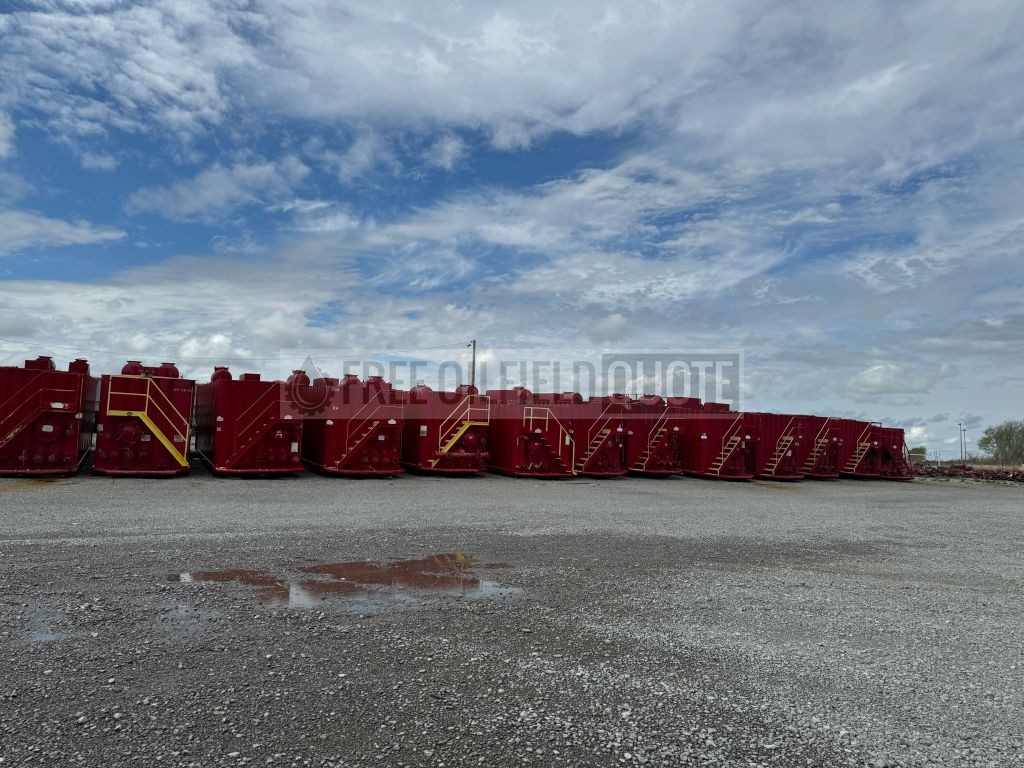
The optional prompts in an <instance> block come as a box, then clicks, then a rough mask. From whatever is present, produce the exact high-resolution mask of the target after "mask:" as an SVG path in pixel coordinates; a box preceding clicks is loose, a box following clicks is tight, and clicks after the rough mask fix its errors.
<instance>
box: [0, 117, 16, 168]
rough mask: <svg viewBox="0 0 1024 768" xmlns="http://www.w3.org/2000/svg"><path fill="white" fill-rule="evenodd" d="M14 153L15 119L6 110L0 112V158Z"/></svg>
mask: <svg viewBox="0 0 1024 768" xmlns="http://www.w3.org/2000/svg"><path fill="white" fill-rule="evenodd" d="M13 154H14V121H13V120H11V116H10V115H8V114H7V113H6V112H0V160H3V159H4V158H8V157H10V156H11V155H13Z"/></svg>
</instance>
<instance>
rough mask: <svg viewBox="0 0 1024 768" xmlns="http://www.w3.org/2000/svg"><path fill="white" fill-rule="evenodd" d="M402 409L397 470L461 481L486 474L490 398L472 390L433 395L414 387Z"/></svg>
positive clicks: (404, 397)
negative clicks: (402, 425) (400, 468)
mask: <svg viewBox="0 0 1024 768" xmlns="http://www.w3.org/2000/svg"><path fill="white" fill-rule="evenodd" d="M400 396H401V399H402V401H403V404H404V424H405V426H404V428H403V431H402V466H404V467H405V468H406V469H408V470H410V471H412V472H420V473H425V474H448V475H467V474H475V473H479V472H484V471H485V470H486V468H487V467H486V462H487V458H488V453H487V426H488V424H489V423H490V410H491V409H490V398H488V397H487V395H481V394H480V393H479V391H478V390H477V388H476V387H472V386H468V385H463V386H460V387H458V388H457V389H456V390H455V391H454V392H435V391H434V390H432V389H431V388H430V387H425V386H417V387H413V388H412V389H410V390H409V391H408V392H402V393H401V395H400Z"/></svg>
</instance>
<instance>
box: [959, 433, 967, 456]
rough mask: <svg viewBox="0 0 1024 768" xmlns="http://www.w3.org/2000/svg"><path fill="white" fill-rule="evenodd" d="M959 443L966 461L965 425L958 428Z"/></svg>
mask: <svg viewBox="0 0 1024 768" xmlns="http://www.w3.org/2000/svg"><path fill="white" fill-rule="evenodd" d="M960 444H961V445H963V447H964V448H963V450H964V461H967V427H963V428H962V429H961V430H960Z"/></svg>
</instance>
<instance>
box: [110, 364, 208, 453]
mask: <svg viewBox="0 0 1024 768" xmlns="http://www.w3.org/2000/svg"><path fill="white" fill-rule="evenodd" d="M140 381H144V382H145V387H143V388H142V391H133V387H138V386H140V385H139V382H140ZM117 386H124V387H126V388H125V389H124V390H120V391H119V390H115V389H114V388H115V387H117ZM109 387H110V388H109V391H108V393H107V408H106V414H107V415H108V416H129V417H132V418H136V419H138V420H139V421H141V422H142V423H143V424H145V425H146V427H147V428H148V429H149V431H150V432H151V433H152V434H153V435H155V436H156V439H157V440H159V441H160V444H161V445H162V446H163V447H164V448H166V449H167V452H168V453H169V454H170V455H171V456H172V457H173V458H174V460H175V461H176V462H178V464H179V465H180V466H182V467H187V466H188V446H189V422H188V419H186V418H185V417H184V416H182V415H181V413H180V412H179V411H178V409H177V408H176V407H175V405H174V403H172V402H171V400H170V398H168V397H167V395H166V394H165V393H164V391H163V390H162V389H160V387H158V386H156V385H155V384H154V383H153V379H151V378H149V377H144V376H123V375H122V376H111V377H110V385H109ZM115 398H117V399H118V400H119V401H120V403H121V404H122V405H125V404H126V400H125V398H127V399H128V401H129V402H131V401H134V402H137V403H139V405H138V407H133V408H113V407H112V406H111V402H112V401H114V399H115ZM178 444H180V445H181V448H180V449H179V448H178Z"/></svg>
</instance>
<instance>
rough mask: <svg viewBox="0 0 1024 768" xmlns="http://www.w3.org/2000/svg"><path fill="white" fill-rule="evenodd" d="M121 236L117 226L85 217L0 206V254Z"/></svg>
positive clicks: (107, 239) (110, 240) (91, 242)
mask: <svg viewBox="0 0 1024 768" xmlns="http://www.w3.org/2000/svg"><path fill="white" fill-rule="evenodd" d="M124 236H125V233H124V232H122V231H121V230H119V229H114V228H113V227H104V226H96V225H95V224H90V223H89V222H87V221H65V220H63V219H53V218H49V217H47V216H43V215H42V214H39V213H33V212H32V211H17V210H7V211H4V210H0V256H3V255H5V254H9V253H13V252H15V251H22V250H27V249H29V248H39V247H45V246H49V247H56V246H62V245H91V244H97V243H109V242H112V241H114V240H120V239H121V238H122V237H124Z"/></svg>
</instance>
